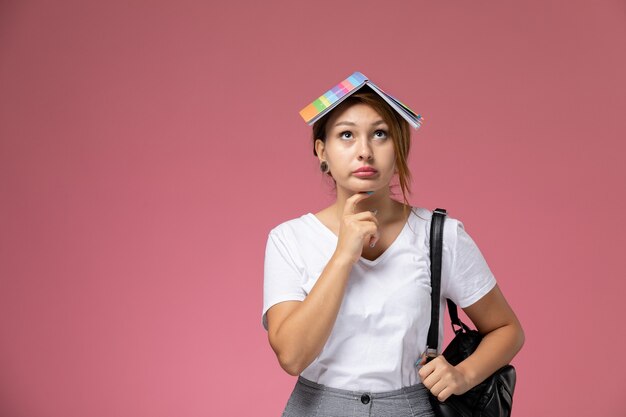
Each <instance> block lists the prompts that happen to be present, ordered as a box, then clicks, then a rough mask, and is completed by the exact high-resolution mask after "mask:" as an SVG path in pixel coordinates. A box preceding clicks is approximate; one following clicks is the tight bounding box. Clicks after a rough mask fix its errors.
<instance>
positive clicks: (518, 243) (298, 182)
mask: <svg viewBox="0 0 626 417" xmlns="http://www.w3.org/2000/svg"><path fill="white" fill-rule="evenodd" d="M140 3H141V2H137V1H130V2H128V1H100V2H95V1H94V2H86V1H78V0H77V1H65V2H35V1H19V2H18V1H15V0H14V1H4V2H2V3H0V416H2V417H5V416H6V417H51V416H54V417H57V416H58V417H84V416H90V417H101V416H102V417H104V416H107V417H109V416H124V417H126V416H128V417H136V416H150V417H158V416H190V417H192V416H244V415H256V416H278V415H280V412H281V411H282V408H283V406H284V404H285V401H286V400H287V397H288V396H289V393H290V391H291V389H292V386H293V384H294V381H295V379H294V378H293V377H290V376H289V375H287V374H286V373H284V372H283V371H282V370H281V369H280V367H279V366H278V364H277V362H276V360H275V358H274V356H273V353H272V351H271V349H270V347H269V345H268V343H267V338H266V337H267V336H266V333H265V331H264V329H263V328H262V326H261V307H262V305H261V303H262V284H263V282H262V281H263V276H262V267H263V255H264V248H265V241H266V237H267V233H268V231H269V229H271V228H272V227H274V226H275V225H277V224H278V223H280V222H282V221H285V220H287V219H290V218H293V217H296V216H300V215H301V214H304V213H306V212H308V211H317V210H319V209H321V208H322V207H324V206H325V205H327V204H329V202H330V197H329V188H328V187H327V186H326V185H325V184H324V183H323V182H322V181H321V176H320V174H319V171H318V169H317V160H316V158H314V157H313V154H312V150H311V147H310V143H309V129H308V127H307V126H306V125H305V124H304V123H303V122H302V120H301V119H300V118H299V115H298V111H299V110H300V109H301V108H302V107H304V106H305V105H306V104H308V103H309V102H310V101H311V100H312V99H314V98H315V97H317V96H318V95H319V94H321V93H322V92H324V91H325V89H327V88H329V87H330V86H331V85H332V84H333V83H334V82H336V81H339V80H341V79H343V77H345V76H346V75H348V74H350V73H351V72H352V71H355V70H360V71H362V72H364V73H365V74H366V75H368V76H369V77H371V78H372V79H373V80H375V81H376V82H377V83H378V84H380V85H381V86H382V87H383V88H385V89H387V90H388V91H389V92H391V93H392V94H394V95H397V96H398V97H399V98H401V99H402V100H403V101H405V102H406V103H407V104H409V105H411V106H412V107H414V108H415V109H416V110H417V111H419V112H421V113H422V114H423V115H424V116H425V119H426V123H425V125H424V126H423V128H422V129H421V130H420V131H419V132H418V134H417V135H416V136H415V138H414V147H413V149H412V153H411V158H410V166H411V169H412V172H413V177H414V182H413V196H412V198H411V202H412V203H413V204H414V205H418V206H422V207H428V208H431V209H432V208H435V207H445V208H446V209H448V211H449V212H450V215H451V216H453V217H456V218H459V219H462V220H463V222H464V224H465V226H466V229H467V230H468V231H469V232H470V234H471V235H472V236H473V237H474V238H475V240H476V241H477V243H478V244H479V246H480V248H481V250H482V251H483V253H484V255H485V256H486V258H487V260H488V262H489V265H490V267H491V268H492V270H493V271H494V273H495V275H496V277H497V279H498V280H499V283H500V286H501V288H502V289H503V291H504V293H505V295H506V296H507V297H508V299H509V302H510V303H511V304H512V306H513V307H514V309H515V310H516V312H517V313H518V315H519V317H520V319H521V321H522V323H523V325H524V328H525V330H526V336H527V342H526V345H525V347H524V349H523V350H522V352H521V353H520V354H519V355H518V356H517V357H516V359H515V360H514V364H515V365H516V366H517V368H518V378H519V379H518V389H517V393H516V396H515V409H514V413H513V415H514V416H515V417H524V416H529V417H530V416H533V417H535V416H552V417H557V416H568V417H569V416H590V415H599V416H600V415H601V416H618V415H624V413H626V398H625V397H624V395H623V394H622V391H623V388H624V384H623V375H624V372H625V371H626V369H625V366H624V365H623V361H621V360H620V359H618V358H620V357H621V356H622V355H621V354H620V352H622V351H623V348H624V345H625V343H624V342H626V340H625V337H624V332H623V331H622V327H623V326H622V320H621V316H622V309H621V308H619V306H620V305H621V301H622V298H623V296H624V294H625V291H624V290H625V287H626V285H625V284H624V281H625V280H624V273H623V256H624V255H623V251H624V248H625V243H626V242H625V236H626V233H625V231H626V230H625V223H626V220H625V218H626V217H625V216H624V214H623V213H624V211H625V210H626V197H625V195H624V183H625V179H626V178H625V177H626V175H625V174H626V172H625V170H624V168H623V161H624V155H625V150H626V149H625V145H624V138H625V137H626V123H625V122H624V120H625V119H624V113H625V110H626V78H625V77H624V74H626V54H625V52H626V19H625V13H626V6H625V5H624V2H623V1H616V0H614V1H610V0H599V1H593V2H592V1H587V2H583V1H562V2H555V1H546V0H541V1H537V0H533V1H524V2H515V4H512V3H511V2H506V3H507V4H504V2H499V1H490V2H487V1H483V2H459V3H458V4H454V3H450V2H444V3H445V4H441V2H424V1H421V2H410V1H405V2H397V1H396V2H394V1H391V2H386V6H385V8H379V7H380V6H378V5H379V4H381V3H380V2H371V3H368V2H328V3H326V2H320V1H318V2H310V5H301V4H300V2H293V1H283V2H272V1H269V2H268V1H265V2H252V1H250V2H248V3H249V4H242V3H231V5H229V6H226V5H220V6H215V5H211V4H210V2H192V1H182V2H181V1H179V2H166V1H159V2H155V1H152V2H144V4H140Z"/></svg>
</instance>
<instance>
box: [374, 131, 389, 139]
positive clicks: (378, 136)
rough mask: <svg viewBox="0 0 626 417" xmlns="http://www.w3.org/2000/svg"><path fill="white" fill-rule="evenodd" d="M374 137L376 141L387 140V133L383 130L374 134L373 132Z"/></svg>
mask: <svg viewBox="0 0 626 417" xmlns="http://www.w3.org/2000/svg"><path fill="white" fill-rule="evenodd" d="M374 137H375V138H376V139H386V138H387V132H386V131H384V130H380V129H379V130H377V131H376V132H374Z"/></svg>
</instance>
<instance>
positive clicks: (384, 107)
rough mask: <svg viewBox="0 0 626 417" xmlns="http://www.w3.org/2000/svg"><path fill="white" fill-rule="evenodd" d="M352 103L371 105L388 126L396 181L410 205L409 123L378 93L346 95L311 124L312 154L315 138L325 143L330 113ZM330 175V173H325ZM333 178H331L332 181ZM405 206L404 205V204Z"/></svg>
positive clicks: (363, 92)
mask: <svg viewBox="0 0 626 417" xmlns="http://www.w3.org/2000/svg"><path fill="white" fill-rule="evenodd" d="M354 104H367V105H368V106H370V107H372V108H373V109H374V110H375V111H376V112H377V113H378V114H379V115H380V116H381V117H382V118H383V120H384V121H385V123H386V124H387V125H388V126H389V134H390V135H391V139H392V141H393V146H394V150H395V156H396V161H395V162H396V169H397V170H398V181H399V183H400V189H401V190H402V197H403V200H404V203H405V204H406V205H407V206H411V204H410V203H409V201H408V199H407V194H409V195H410V194H411V188H410V184H411V172H410V171H409V166H408V163H407V159H408V157H409V151H410V150H411V130H410V126H409V123H408V122H407V121H406V120H404V119H403V118H402V116H400V115H399V114H398V113H397V112H396V111H395V110H394V109H393V108H392V107H391V106H390V105H389V104H387V102H386V101H385V100H383V99H382V98H381V97H380V96H379V95H378V94H376V93H374V92H370V91H359V92H357V93H355V94H353V95H351V96H350V97H348V98H347V99H346V100H345V101H344V102H343V103H341V104H340V105H339V106H338V107H335V108H334V109H333V110H331V111H330V112H328V113H327V114H325V115H324V117H322V118H321V119H319V120H318V121H316V122H315V123H314V124H313V129H312V130H313V132H312V139H313V155H315V156H317V151H316V150H315V140H316V139H320V140H321V141H322V142H324V143H326V125H327V123H328V120H329V119H330V117H331V115H332V114H333V113H334V112H335V111H336V110H337V109H338V108H339V107H342V108H343V107H344V106H351V105H354ZM327 174H328V175H329V176H331V177H332V175H331V174H330V173H327ZM334 181H335V179H334V178H333V182H334ZM405 207H406V206H405Z"/></svg>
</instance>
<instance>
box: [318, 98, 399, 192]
mask: <svg viewBox="0 0 626 417" xmlns="http://www.w3.org/2000/svg"><path fill="white" fill-rule="evenodd" d="M315 146H316V150H317V154H318V156H319V158H320V161H323V160H325V161H327V162H328V166H329V170H330V173H331V174H332V176H333V178H334V179H335V182H336V183H337V188H338V189H339V188H340V187H341V188H344V189H346V191H348V192H352V193H355V192H359V191H374V190H377V189H381V188H384V187H388V186H389V183H390V182H391V179H392V177H393V175H394V172H395V151H394V144H393V140H392V138H391V136H390V135H389V126H388V125H387V123H385V121H384V120H383V118H382V117H381V116H380V114H378V113H377V112H376V111H375V110H374V109H373V108H372V107H371V106H369V105H367V104H363V103H358V104H353V105H351V106H347V107H345V108H341V107H339V108H337V110H336V111H335V114H333V115H332V116H331V118H330V119H329V120H328V123H327V125H326V143H325V144H324V142H322V140H320V139H318V140H316V141H315ZM363 167H367V168H373V169H374V170H375V171H374V172H370V173H357V172H355V171H356V170H357V169H359V168H363Z"/></svg>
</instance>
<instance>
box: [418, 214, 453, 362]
mask: <svg viewBox="0 0 626 417" xmlns="http://www.w3.org/2000/svg"><path fill="white" fill-rule="evenodd" d="M446 215H447V212H446V210H445V209H442V208H436V209H435V211H433V215H432V219H431V223H430V285H431V288H432V290H431V298H430V299H431V309H430V312H431V314H430V328H429V329H428V340H427V343H426V345H427V346H426V356H427V361H430V360H431V359H433V358H435V357H437V355H438V352H437V347H438V344H439V303H440V294H441V259H442V254H443V225H444V221H445V219H446ZM448 310H449V312H450V318H451V320H452V323H456V322H459V316H458V313H457V310H456V304H454V303H453V302H452V301H450V300H448Z"/></svg>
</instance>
